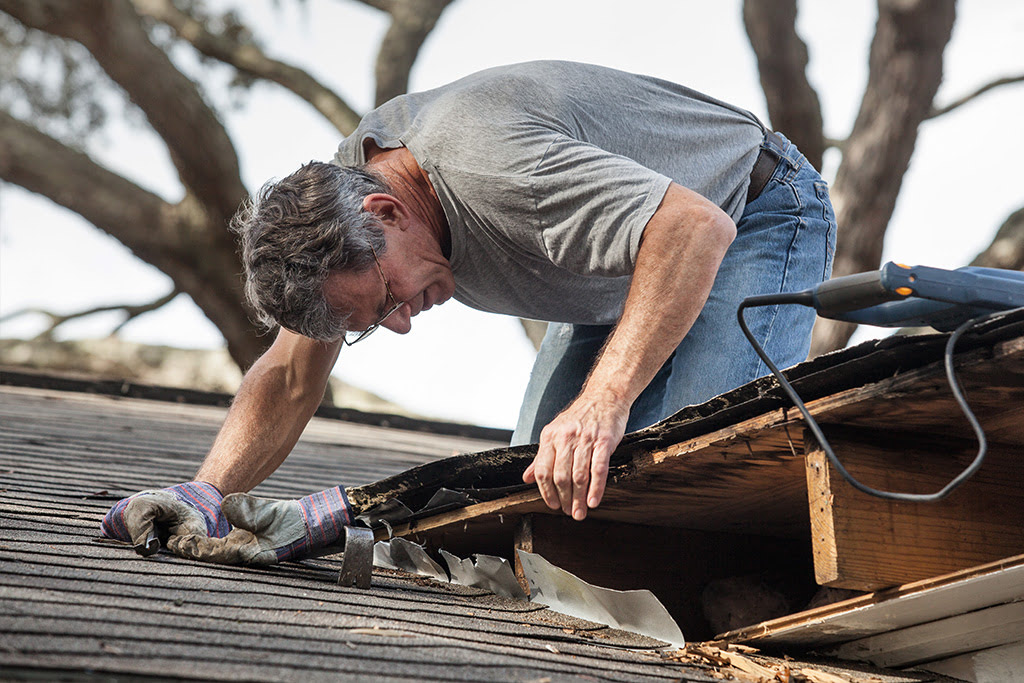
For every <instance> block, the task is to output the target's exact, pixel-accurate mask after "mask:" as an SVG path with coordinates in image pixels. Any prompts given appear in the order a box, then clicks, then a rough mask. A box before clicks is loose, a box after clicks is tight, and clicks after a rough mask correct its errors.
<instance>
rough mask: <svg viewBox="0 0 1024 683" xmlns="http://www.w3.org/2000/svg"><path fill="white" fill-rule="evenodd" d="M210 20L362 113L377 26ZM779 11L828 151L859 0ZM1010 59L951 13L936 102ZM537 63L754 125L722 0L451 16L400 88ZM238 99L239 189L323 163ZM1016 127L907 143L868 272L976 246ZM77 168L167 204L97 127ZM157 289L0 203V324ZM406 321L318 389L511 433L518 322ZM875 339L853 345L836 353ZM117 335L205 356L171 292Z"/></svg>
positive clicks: (1019, 9)
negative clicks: (335, 388)
mask: <svg viewBox="0 0 1024 683" xmlns="http://www.w3.org/2000/svg"><path fill="white" fill-rule="evenodd" d="M221 4H228V5H237V6H239V7H244V8H245V9H246V14H247V15H249V16H252V17H253V19H254V22H255V23H256V24H257V33H258V34H259V35H260V36H261V37H262V38H264V39H265V41H266V46H267V51H268V52H269V53H270V54H271V55H272V56H276V57H279V58H281V59H283V60H285V61H289V62H293V63H296V64H299V65H301V66H303V67H305V68H307V69H308V70H310V71H312V72H313V73H314V74H316V75H317V76H318V77H319V78H321V79H322V80H323V81H325V82H327V83H328V84H330V85H331V86H332V87H334V88H335V89H337V90H338V91H339V92H340V93H341V94H342V95H343V96H344V97H346V98H347V99H348V100H349V102H350V103H351V104H352V105H353V106H354V107H355V108H356V109H357V110H360V111H365V110H366V109H368V108H369V107H370V106H371V103H372V93H373V84H372V71H373V58H374V56H375V54H376V49H377V46H378V44H379V40H380V37H381V36H382V35H383V32H384V31H385V30H386V28H387V25H386V21H385V18H384V17H383V16H382V15H381V14H380V13H378V12H375V11H373V10H370V9H367V8H365V7H363V6H362V5H359V4H357V3H345V2H340V1H338V0H308V1H307V2H306V3H305V5H306V7H307V9H306V10H302V9H294V8H292V7H291V4H290V3H289V4H288V6H287V7H286V8H285V9H284V10H282V11H273V10H272V9H270V6H271V5H272V4H273V3H270V2H248V3H242V2H236V3H221ZM798 4H799V10H800V18H799V25H798V29H799V31H800V33H801V35H802V37H803V38H804V40H805V41H806V42H807V43H808V47H809V50H810V57H811V65H810V78H811V81H812V83H813V85H814V86H815V87H816V88H817V89H818V93H819V96H820V97H821V99H822V104H823V107H824V114H825V128H826V134H827V135H829V136H831V137H835V138H842V137H844V136H845V135H846V134H847V133H848V131H849V129H850V127H851V126H852V124H853V119H854V117H855V116H856V112H857V107H858V105H859V101H860V96H861V92H862V90H863V87H864V83H865V81H866V78H867V50H868V45H869V42H870V40H871V35H872V32H873V29H874V21H875V11H874V6H873V3H871V2H868V1H867V0H846V1H844V2H833V1H831V0H810V1H809V0H803V1H801V2H799V3H798ZM257 7H258V8H259V10H258V11H254V10H256V8H257ZM1022 45H1024V2H1020V1H1019V0H961V1H960V2H959V3H958V19H957V24H956V28H955V30H954V34H953V40H952V42H951V43H950V45H949V47H948V48H947V50H946V62H945V64H946V66H945V81H944V83H943V86H942V88H941V90H940V92H939V101H940V103H941V102H946V101H949V100H951V99H954V98H956V97H958V96H960V95H962V94H964V93H966V92H968V91H970V90H972V89H973V88H975V87H976V86H978V85H980V84H982V83H984V82H986V81H989V80H991V79H994V78H997V77H1000V76H1006V75H1011V74H1020V73H1024V48H1022V47H1021V46H1022ZM550 58H555V59H570V60H576V61H583V62H592V63H597V64H604V65H607V66H612V67H616V68H619V69H624V70H628V71H635V72H640V73H646V74H651V75H655V76H659V77H661V78H666V79H669V80H673V81H676V82H679V83H683V84H685V85H688V86H690V87H693V88H696V89H698V90H702V91H704V92H707V93H708V94H711V95H714V96H716V97H719V98H721V99H724V100H727V101H730V102H732V103H734V104H737V105H740V106H743V107H745V108H747V109H750V110H751V111H753V112H754V113H756V114H757V115H759V116H761V117H762V118H765V119H766V118H767V117H766V113H765V105H764V98H763V95H762V93H761V91H760V87H759V85H758V80H757V72H756V67H755V63H754V57H753V54H752V52H751V50H750V47H749V45H748V43H747V41H746V38H745V35H744V33H743V28H742V22H741V19H740V2H739V0H719V1H717V2H708V1H707V0H657V1H656V0H630V2H621V0H615V1H612V0H517V1H516V2H496V1H495V0H457V1H456V2H455V3H454V4H453V5H452V6H451V7H450V8H449V9H448V10H447V11H446V12H445V14H444V15H443V17H442V19H441V21H440V22H439V24H438V26H437V28H436V29H435V31H434V32H433V33H432V34H431V36H430V38H429V39H428V41H427V43H426V45H425V46H424V47H423V50H422V51H421V53H420V58H419V60H418V61H417V62H416V66H415V68H414V70H413V73H412V82H411V88H412V89H413V90H422V89H426V88H431V87H435V86H437V85H441V84H443V83H446V82H449V81H451V80H454V79H456V78H459V77H461V76H464V75H466V74H468V73H471V72H473V71H477V70H479V69H482V68H486V67H489V66H494V65H498V64H504V63H511V62H520V61H526V60H531V59H550ZM213 97H214V99H215V100H216V101H221V102H223V101H226V97H224V96H220V95H216V94H215V95H213ZM246 102H247V103H248V104H247V106H246V107H245V108H244V109H242V110H240V111H234V112H229V113H227V114H226V115H225V119H226V121H225V122H226V124H227V126H228V129H229V132H230V134H231V135H232V138H233V139H234V140H235V142H236V145H237V148H238V151H239V154H240V159H241V163H242V169H243V178H244V180H245V182H246V183H247V185H248V186H249V188H250V189H251V190H255V189H256V188H258V187H259V186H260V185H261V184H262V183H264V182H265V181H266V180H268V179H270V178H271V177H281V176H284V175H287V174H288V173H290V172H291V171H293V170H294V169H295V168H297V167H298V166H299V165H301V164H302V163H305V162H307V161H309V160H311V159H320V160H328V159H330V157H331V155H332V154H333V153H334V149H335V147H336V146H337V144H338V141H339V136H338V134H337V133H336V132H335V131H334V130H333V129H332V128H331V127H330V126H329V125H327V124H326V123H324V122H323V121H322V120H321V119H320V118H319V116H318V115H317V114H316V113H315V112H313V111H312V110H311V109H310V108H309V107H308V106H307V105H304V104H302V103H301V102H298V101H297V100H296V99H295V98H293V97H290V96H289V95H287V94H283V93H282V92H281V91H280V90H279V89H277V88H275V87H273V86H269V85H261V86H257V87H256V88H254V89H253V91H252V92H251V94H250V95H249V96H248V97H247V98H246ZM1022 114H1024V86H1021V85H1014V86H1009V87H1006V88H1002V89H1000V90H996V91H994V92H992V93H990V94H988V95H986V96H984V97H983V98H981V99H979V100H977V101H975V102H974V103H972V104H969V105H967V106H965V107H963V108H961V109H960V110H958V111H956V112H954V113H952V114H950V115H948V116H944V117H941V118H939V119H936V120H934V121H931V122H928V123H926V124H925V125H924V126H923V127H922V130H921V135H920V137H919V138H918V144H917V150H916V152H915V155H914V158H913V160H912V162H911V168H910V171H909V172H908V174H907V176H906V179H905V182H904V188H903V191H902V193H901V195H900V200H899V204H898V205H897V208H896V213H895V215H894V217H893V221H892V224H891V226H890V229H889V235H888V237H887V241H886V248H885V258H886V259H887V260H889V259H892V260H898V261H902V262H907V263H922V264H927V265H934V266H939V267H950V268H952V267H957V266H960V265H964V264H966V263H967V262H968V261H970V260H971V258H973V257H974V255H975V254H977V252H978V251H980V250H981V249H983V248H984V247H985V246H986V245H987V244H988V243H989V241H990V240H991V238H992V235H993V234H994V232H995V230H996V228H997V227H998V226H999V224H1000V223H1001V222H1002V220H1003V219H1004V218H1005V217H1006V216H1007V215H1008V214H1009V213H1010V212H1011V211H1013V210H1014V209H1017V208H1019V207H1021V206H1022V205H1024V177H1022V176H1024V173H1022V172H1021V170H1020V160H1021V159H1024V133H1022V131H1021V120H1022ZM89 151H90V153H92V154H93V155H94V156H95V157H96V158H97V159H99V160H101V161H102V162H103V163H104V164H106V165H108V166H109V167H111V168H113V169H114V170H116V171H118V172H120V173H123V174H125V175H127V176H128V177H130V178H132V179H133V180H135V181H136V182H138V183H139V184H141V185H143V186H144V187H147V188H149V189H151V190H153V191H155V192H157V193H159V194H161V195H162V196H164V197H165V198H167V199H169V200H172V201H173V200H176V199H177V198H178V197H180V195H181V188H180V185H179V184H178V182H177V180H176V177H175V174H174V169H173V167H172V165H171V164H170V161H169V160H168V157H167V153H166V150H165V149H163V148H162V146H161V145H160V143H159V140H157V139H155V138H154V137H153V136H150V135H145V134H142V133H140V132H138V131H135V130H131V129H125V128H124V127H122V126H113V127H112V128H111V129H110V130H109V131H108V132H107V133H106V134H104V135H103V136H101V137H99V138H97V139H96V140H94V141H92V142H91V143H90V144H89ZM836 162H837V158H836V157H835V155H834V153H833V154H832V155H830V156H829V157H827V158H826V164H825V165H826V168H825V169H824V175H825V176H826V178H827V179H831V178H832V177H833V175H834V172H835V168H834V166H835V164H836ZM840 229H842V226H840ZM170 287H171V284H170V280H169V278H167V277H166V276H164V275H163V274H161V273H160V272H159V271H157V270H155V269H153V268H152V267H150V266H147V265H146V264H144V263H142V262H140V261H138V260H136V259H134V258H133V257H132V256H131V255H130V254H129V253H128V251H127V250H126V249H125V248H124V247H123V246H121V245H120V244H119V243H117V242H116V241H115V240H113V239H112V238H110V237H107V236H106V235H105V234H103V233H101V232H100V231H98V230H96V229H95V228H94V227H92V226H91V225H90V224H88V223H86V222H85V221H83V220H82V219H81V218H79V217H77V216H76V215H73V214H70V213H69V212H67V211H65V210H63V209H61V208H60V207H57V206H55V205H54V204H52V203H51V202H49V201H48V200H46V199H42V198H38V197H36V196H34V195H30V194H29V193H26V192H24V191H22V190H21V189H20V188H17V187H14V186H11V185H7V184H3V185H2V186H0V315H2V314H4V313H7V312H10V311H12V310H17V309H21V308H24V307H26V306H40V307H43V308H47V309H49V310H53V311H58V312H70V311H75V310H80V309H84V308H88V307H91V306H95V305H100V304H110V303H127V302H130V303H138V302H145V301H149V300H152V299H155V298H157V297H158V296H160V295H161V294H164V293H166V292H167V291H169V290H170ZM118 319H119V318H118V316H116V315H115V316H112V317H110V316H95V317H93V318H92V319H89V320H84V321H82V322H79V323H74V324H69V325H67V326H66V327H65V328H62V332H61V334H60V336H61V337H62V338H71V337H75V338H78V337H89V336H102V335H105V334H106V333H107V332H109V330H110V329H111V328H112V327H113V326H114V325H115V324H116V322H117V320H118ZM43 322H44V321H43V320H42V319H41V318H36V317H28V316H26V317H22V318H21V319H18V320H16V321H12V322H8V323H3V324H2V326H0V336H3V337H28V336H32V335H33V334H35V333H36V332H38V331H39V330H40V329H41V327H42V325H43ZM413 323H414V324H413V331H412V332H411V333H410V334H409V335H405V336H400V335H396V334H393V333H391V332H389V331H386V330H382V331H380V332H378V333H377V334H376V335H374V337H373V338H372V339H371V340H370V341H368V342H366V343H364V344H360V345H359V346H358V347H355V348H353V349H345V350H343V352H342V354H341V358H340V360H339V362H338V365H337V367H336V369H335V374H336V375H337V376H339V377H341V378H342V379H344V380H347V381H349V382H351V383H353V384H357V385H360V386H363V387H365V388H367V389H370V390H371V391H374V392H376V393H378V394H380V395H382V396H384V397H386V398H389V399H391V400H393V401H396V402H398V403H401V404H403V405H406V406H408V407H409V408H410V409H413V410H416V411H419V412H421V413H424V414H428V415H434V416H438V417H443V418H446V419H454V420H460V421H465V422H475V423H479V424H486V425H493V426H501V427H511V426H512V425H513V424H514V422H515V418H516V414H517V409H518V405H519V399H520V397H521V394H522V391H523V389H524V388H525V385H526V380H527V377H528V375H529V369H530V365H531V363H532V357H533V351H532V347H530V345H529V343H528V342H527V341H526V339H525V337H524V336H523V335H522V333H521V332H520V328H519V324H518V322H517V321H516V320H514V319H511V318H507V317H502V316H495V315H487V314H483V313H479V312H475V311H471V310H470V309H467V308H465V307H463V306H461V305H460V304H458V303H457V302H454V301H452V302H449V303H447V304H445V305H444V306H442V307H440V308H436V309H434V310H432V311H430V312H429V313H427V314H424V315H423V316H420V317H417V318H416V319H414V321H413ZM887 333H888V332H887V331H885V330H870V329H869V330H867V331H864V332H861V333H859V334H858V336H857V337H856V339H858V340H862V339H865V338H869V336H880V335H883V334H887ZM122 336H123V337H124V338H126V339H130V340H133V341H141V342H146V343H160V344H170V345H178V346H186V347H196V348H212V347H216V346H220V345H222V343H223V342H222V339H221V337H220V335H219V333H218V332H217V330H216V328H214V327H213V325H212V324H210V323H209V322H208V321H207V320H206V319H205V318H204V317H203V316H202V314H201V313H200V312H199V310H198V309H197V308H196V307H195V306H194V305H193V304H192V303H191V300H189V299H188V297H186V296H184V295H182V296H179V297H178V298H177V299H176V300H175V301H174V303H172V304H171V305H169V306H167V307H165V308H164V309H162V310H161V311H159V312H157V313H154V314H151V315H148V316H145V317H143V318H141V319H139V320H137V321H135V322H133V323H131V324H130V325H128V326H127V327H126V328H125V329H124V330H123V331H122Z"/></svg>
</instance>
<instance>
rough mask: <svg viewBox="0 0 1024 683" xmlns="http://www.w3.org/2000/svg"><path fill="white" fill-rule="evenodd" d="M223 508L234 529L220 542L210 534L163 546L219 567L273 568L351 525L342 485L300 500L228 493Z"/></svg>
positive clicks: (180, 538)
mask: <svg viewBox="0 0 1024 683" xmlns="http://www.w3.org/2000/svg"><path fill="white" fill-rule="evenodd" d="M221 509H222V510H223V511H224V515H225V516H226V517H227V519H228V521H229V522H231V524H232V525H233V526H234V527H235V529H234V530H233V531H232V532H231V533H230V534H228V535H227V536H225V537H224V538H215V537H212V536H210V535H208V534H195V535H192V536H175V537H172V538H171V539H170V540H169V541H168V544H167V547H168V548H170V549H171V551H172V552H174V553H175V554H177V555H180V556H182V557H187V558H191V559H194V560H205V561H207V562H220V563H223V564H262V565H268V564H277V563H278V562H284V561H285V560H295V559H299V558H302V557H305V556H306V555H308V554H310V553H312V552H313V551H314V550H317V549H319V548H322V547H324V546H326V545H330V544H331V543H334V542H335V541H337V540H338V539H339V538H341V536H342V534H343V533H344V531H345V527H346V526H347V525H349V524H351V522H352V506H351V505H350V504H349V502H348V498H347V497H346V496H345V492H344V490H342V488H341V487H339V486H335V487H334V488H332V489H327V490H326V491H321V492H319V493H314V494H312V495H309V496H306V497H304V498H299V499H298V500H274V499H272V498H257V497H256V496H251V495H249V494H247V493H232V494H230V495H228V496H227V497H225V498H224V502H223V504H222V507H221Z"/></svg>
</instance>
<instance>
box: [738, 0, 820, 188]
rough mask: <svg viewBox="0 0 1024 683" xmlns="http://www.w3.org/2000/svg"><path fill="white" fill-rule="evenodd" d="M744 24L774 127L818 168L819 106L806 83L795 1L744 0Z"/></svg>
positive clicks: (808, 84)
mask: <svg viewBox="0 0 1024 683" xmlns="http://www.w3.org/2000/svg"><path fill="white" fill-rule="evenodd" d="M743 25H744V26H745V27H746V31H747V37H749V38H750V46H751V47H753V48H754V54H755V55H756V56H757V70H758V73H759V74H760V77H761V88H762V89H763V90H764V96H765V100H766V101H767V104H768V117H769V118H770V119H771V124H772V128H773V129H775V130H777V131H779V132H780V133H783V134H784V135H785V136H786V137H788V138H789V139H790V140H792V141H793V143H794V144H795V145H796V146H797V147H799V148H800V151H801V152H803V154H804V156H805V157H807V160H808V161H810V162H811V163H812V164H813V165H814V167H815V168H817V169H820V168H821V158H822V156H823V155H824V153H825V137H824V133H823V131H822V120H821V103H820V102H819V101H818V93H817V92H815V90H814V88H812V87H811V83H810V81H808V80H807V46H806V45H805V44H804V41H802V40H801V39H800V36H798V35H797V33H796V0H745V2H744V3H743Z"/></svg>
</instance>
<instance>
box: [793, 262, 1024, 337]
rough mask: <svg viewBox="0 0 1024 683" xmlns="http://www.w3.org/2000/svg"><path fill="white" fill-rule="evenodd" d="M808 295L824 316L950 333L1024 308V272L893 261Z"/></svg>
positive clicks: (810, 291) (838, 280)
mask: <svg viewBox="0 0 1024 683" xmlns="http://www.w3.org/2000/svg"><path fill="white" fill-rule="evenodd" d="M800 294H805V293H804V292H801V293H800ZM806 294H809V295H810V296H809V297H806V298H807V299H808V301H809V303H805V304H804V305H810V306H813V307H814V309H815V310H816V311H817V312H818V315H820V316H822V317H823V318H833V319H836V320H845V321H847V322H851V323H861V324H865V325H876V326H878V327H920V326H931V327H934V328H935V329H937V330H941V331H943V332H949V331H951V330H955V329H956V328H957V327H959V326H960V325H962V324H963V323H965V322H967V321H968V320H971V319H973V318H977V317H978V316H980V315H985V314H987V313H994V312H996V311H1005V310H1010V309H1013V308H1020V307H1021V306H1024V272H1021V271H1017V270H1001V269H999V268H976V267H972V266H965V267H964V268H958V269H956V270H943V269H941V268H929V267H928V266H904V265H900V264H898V263H892V262H889V263H886V264H885V265H884V266H882V268H881V269H880V270H875V271H871V272H868V273H858V274H856V275H847V276H845V277H839V278H836V279H834V280H828V281H826V282H823V283H821V284H820V285H818V286H817V287H814V288H813V289H810V290H807V292H806ZM796 303H803V302H796Z"/></svg>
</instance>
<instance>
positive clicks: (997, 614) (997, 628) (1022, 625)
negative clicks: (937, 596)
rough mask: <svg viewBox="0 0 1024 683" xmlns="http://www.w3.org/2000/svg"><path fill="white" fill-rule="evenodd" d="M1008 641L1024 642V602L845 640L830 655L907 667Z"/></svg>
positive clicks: (1005, 604) (1005, 643) (1004, 643)
mask: <svg viewBox="0 0 1024 683" xmlns="http://www.w3.org/2000/svg"><path fill="white" fill-rule="evenodd" d="M1008 644H1024V602H1008V603H1004V604H1002V605H994V606H992V607H986V608H984V609H980V610H976V611H974V612H968V613H967V614H958V615H956V616H952V617H947V618H945V619H938V620H936V621H932V622H929V623H927V624H918V625H917V626H908V627H907V628H904V629H900V630H897V631H891V632H888V633H880V634H878V635H874V636H868V637H867V638H860V639H858V640H854V641H852V642H849V643H843V644H842V645H840V646H839V647H837V648H835V649H834V650H832V651H831V654H834V655H836V656H837V657H840V658H842V659H855V660H858V661H862V662H871V663H872V664H877V665H879V666H892V667H904V666H911V665H915V664H920V663H922V662H929V661H932V660H934V659H945V658H948V657H950V656H952V655H959V654H962V653H965V652H973V651H975V650H982V649H987V648H991V647H997V646H1000V645H1008ZM1022 673H1024V672H1022Z"/></svg>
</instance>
